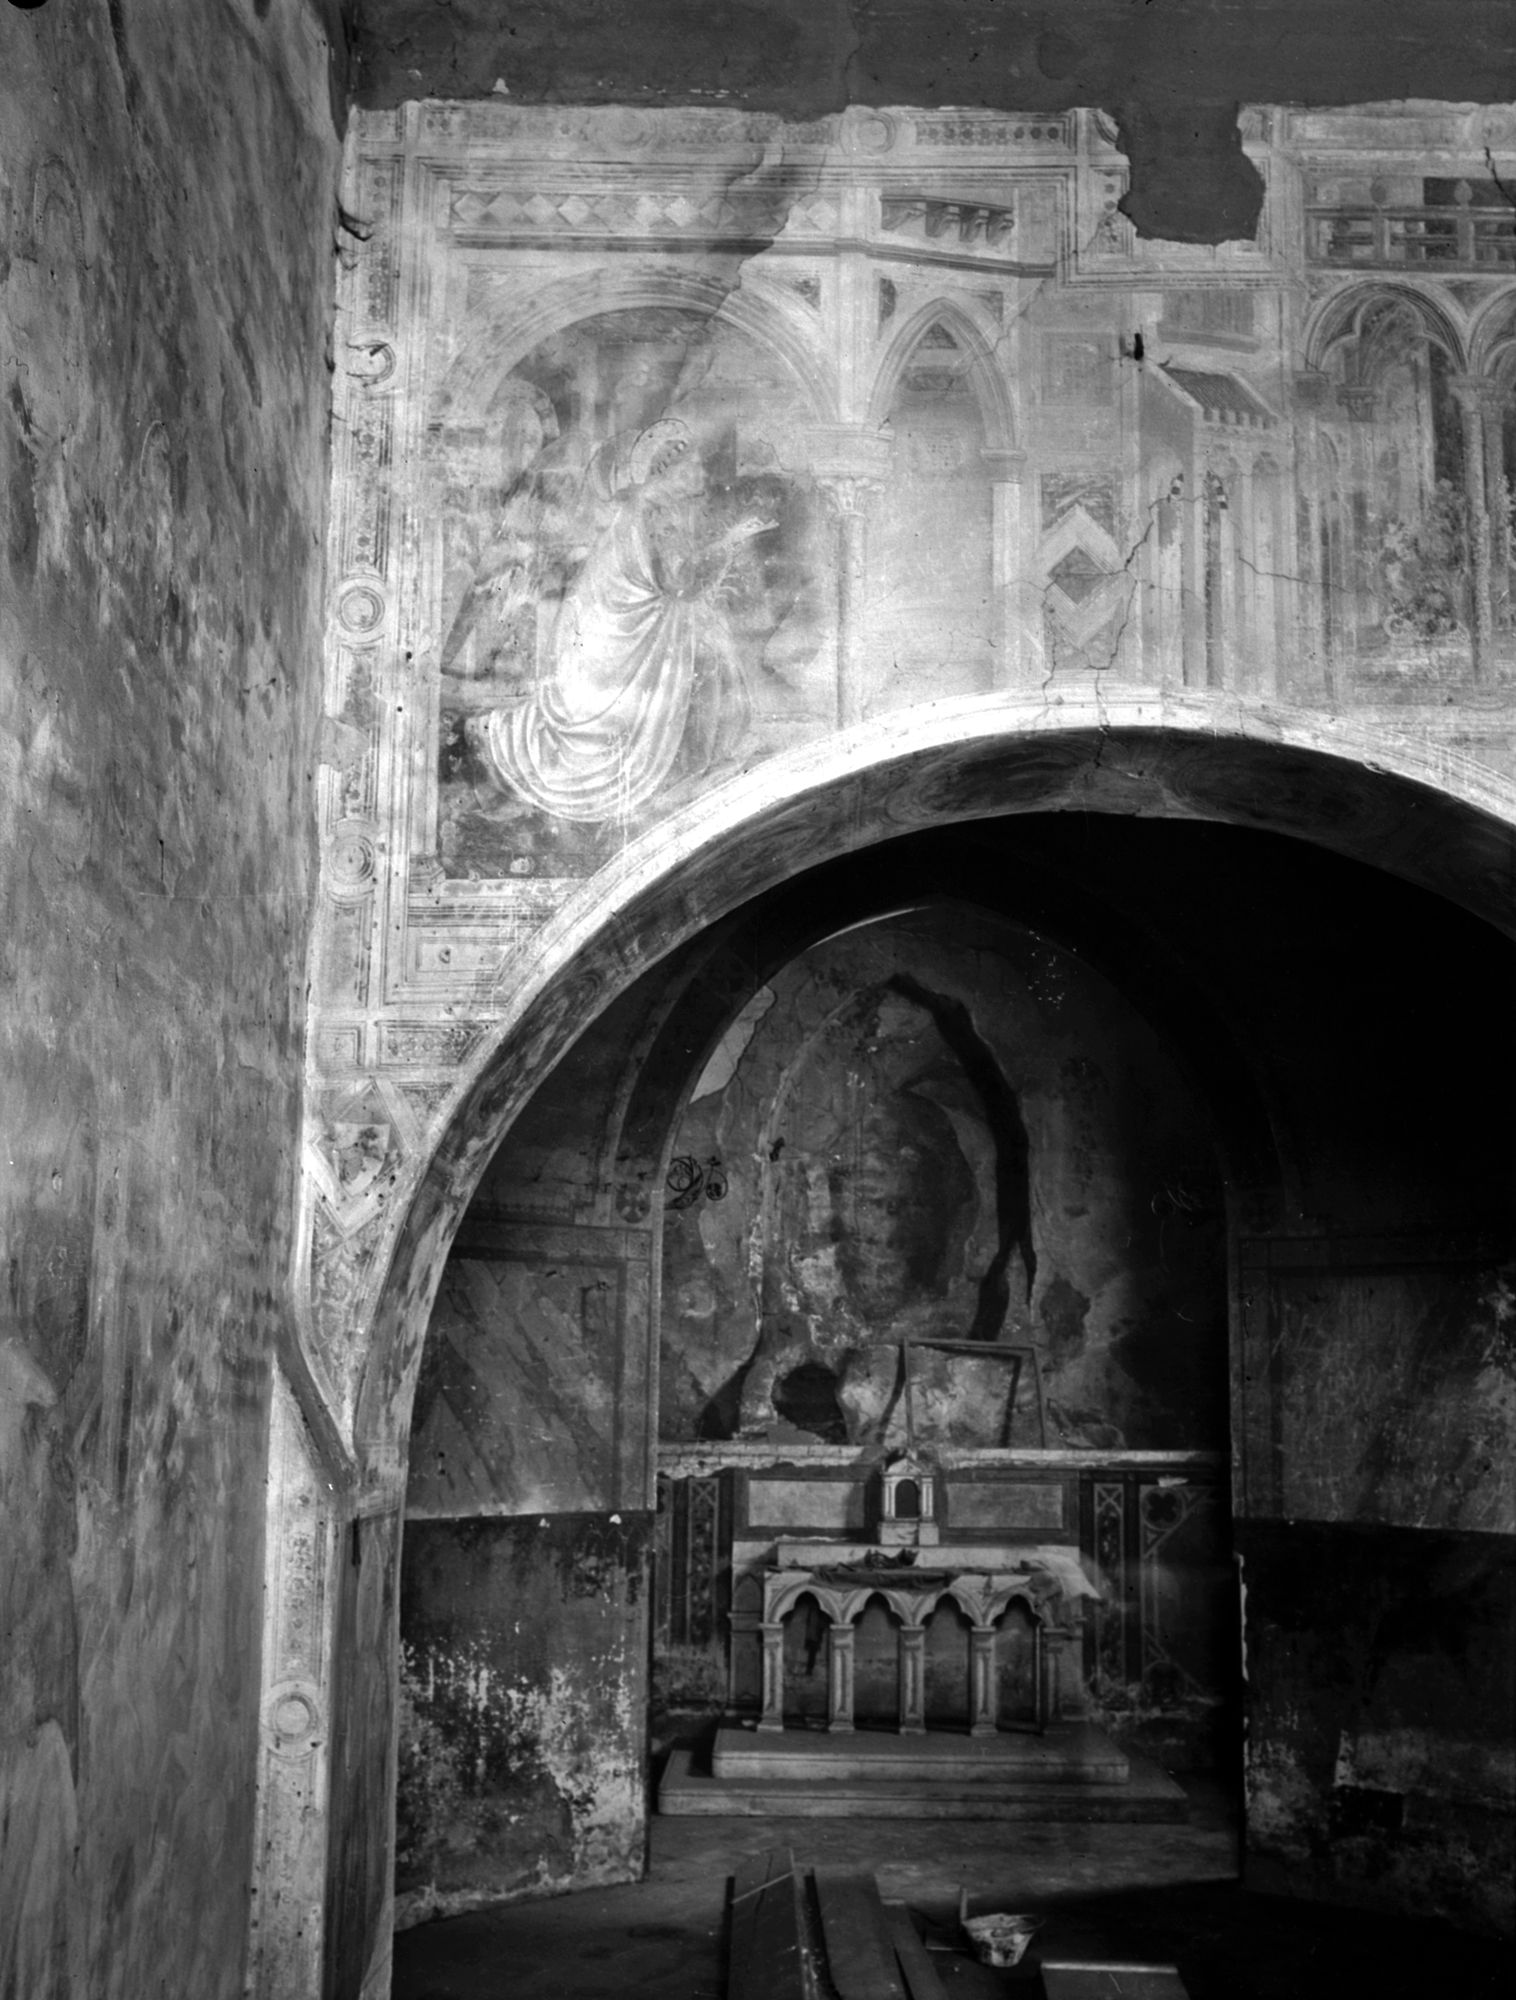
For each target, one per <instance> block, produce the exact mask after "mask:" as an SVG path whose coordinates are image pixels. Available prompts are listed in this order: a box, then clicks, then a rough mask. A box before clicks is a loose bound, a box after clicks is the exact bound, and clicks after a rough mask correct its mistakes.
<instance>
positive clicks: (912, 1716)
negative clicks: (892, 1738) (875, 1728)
mask: <svg viewBox="0 0 1516 2000" xmlns="http://www.w3.org/2000/svg"><path fill="white" fill-rule="evenodd" d="M899 1657H900V1725H899V1726H900V1734H901V1735H902V1736H921V1735H924V1734H925V1733H926V1628H925V1627H924V1626H922V1625H902V1626H901V1628H900V1639H899Z"/></svg>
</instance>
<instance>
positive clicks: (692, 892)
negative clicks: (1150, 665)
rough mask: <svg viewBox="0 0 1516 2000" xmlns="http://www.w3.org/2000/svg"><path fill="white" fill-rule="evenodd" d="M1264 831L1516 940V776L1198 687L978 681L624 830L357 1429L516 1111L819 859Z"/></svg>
mask: <svg viewBox="0 0 1516 2000" xmlns="http://www.w3.org/2000/svg"><path fill="white" fill-rule="evenodd" d="M1059 810H1063V811H1068V810H1075V811H1094V812H1114V813H1123V814H1128V815H1145V816H1158V817H1172V818H1185V819H1194V820H1201V821H1206V820H1210V821H1220V822H1229V823H1232V824H1238V825H1251V826H1255V827H1259V828H1262V829H1264V830H1266V831H1273V832H1278V833H1284V834H1287V835H1291V836H1293V837H1296V838H1299V839H1303V840H1305V841H1307V842H1310V843H1313V844H1315V845H1318V846H1322V847H1325V848H1327V849H1329V850H1332V851H1335V852H1337V853H1341V854H1346V855H1348V856H1350V857H1353V858H1357V859H1360V860H1363V861H1366V862H1368V863H1369V864H1370V865H1373V866H1377V867H1379V868H1381V869H1383V870H1384V871H1385V872H1387V873H1390V874H1394V875H1398V876H1401V877H1402V878H1404V879H1406V880H1409V881H1412V882H1416V883H1419V884H1420V885H1421V886H1422V887H1425V888H1429V889H1431V890H1432V891H1433V892H1434V893H1436V894H1438V895H1441V896H1443V897H1444V898H1446V899H1447V900H1450V901H1452V902H1455V903H1457V904H1460V905H1461V906H1462V907H1464V908H1465V909H1468V910H1470V911H1472V913H1473V914H1474V915H1476V916H1478V917H1480V918H1482V919H1483V920H1484V921H1486V922H1489V923H1491V924H1492V925H1494V926H1495V928H1497V929H1499V930H1501V931H1503V932H1504V933H1505V934H1506V935H1507V936H1511V937H1516V786H1513V785H1511V784H1510V782H1509V781H1507V780H1504V779H1502V778H1501V777H1499V776H1498V774H1496V773H1494V772H1493V771H1490V770H1489V769H1488V768H1487V767H1483V766H1480V765H1478V764H1475V763H1474V762H1473V761H1472V760H1470V759H1465V758H1460V757H1458V756H1457V755H1456V754H1455V753H1452V752H1449V751H1447V750H1445V749H1444V748H1442V747H1441V746H1432V747H1430V748H1425V747H1423V746H1420V745H1417V744H1414V743H1412V742H1410V741H1409V740H1408V741H1406V742H1404V743H1401V744H1394V743H1388V742H1386V740H1385V739H1384V738H1383V737H1381V736H1369V735H1367V734H1364V733H1361V732H1359V731H1357V730H1356V729H1355V728H1353V727H1352V726H1351V725H1349V724H1345V723H1337V722H1330V721H1326V720H1324V719H1323V718H1322V717H1321V716H1320V715H1319V714H1315V713H1307V712H1300V713H1295V712H1292V711H1289V710H1285V709H1281V708H1272V709H1270V710H1269V711H1267V713H1264V712H1261V711H1260V712H1259V713H1258V714H1256V715H1255V714H1253V713H1252V712H1251V711H1247V710H1243V709H1241V708H1240V707H1237V706H1235V705H1234V706H1232V707H1231V708H1230V709H1229V710H1227V711H1225V712H1224V713H1223V712H1220V711H1219V710H1218V707H1217V705H1216V704H1215V703H1214V702H1208V701H1207V700H1206V699H1205V698H1203V697H1198V696H1196V697H1185V696H1179V695H1169V696H1166V697H1165V698H1164V699H1163V701H1162V702H1161V703H1159V702H1157V701H1155V700H1154V699H1152V698H1151V697H1150V698H1148V699H1147V700H1143V699H1142V698H1140V697H1137V696H1134V697H1132V698H1130V699H1129V700H1128V701H1125V702H1122V701H1119V700H1116V699H1103V700H1098V701H1097V700H1096V699H1094V698H1093V697H1090V698H1087V699H1080V698H1079V697H1075V696H1068V697H1065V698H1064V700H1063V702H1062V704H1061V706H1059V707H1057V708H1051V707H1049V705H1047V704H1046V703H1045V702H1043V701H1042V700H1040V699H1038V698H1037V697H1034V696H1028V697H1025V698H1023V699H1022V700H1021V701H1019V702H1018V701H1016V700H1015V699H1014V698H1007V697H1005V696H1001V697H977V698H972V699H966V700H963V701H958V702H943V703H940V704H937V705H935V707H934V708H933V709H932V710H929V711H924V712H915V713H913V714H912V715H911V717H910V721H909V722H907V721H906V720H905V719H904V718H903V717H899V716H894V717H891V716H886V717H883V718H881V719H880V720H878V721H876V722H873V723H868V724H864V725H862V726H860V727H859V728H857V729H855V730H852V731H848V732H846V733H845V734H843V735H840V736H837V737H833V738H830V739H828V740H827V741H826V742H824V743H822V744H818V745H815V746H810V747H808V748H806V749H804V750H800V751H793V752H790V753H788V754H787V755H785V756H782V757H777V758H774V759H772V760H771V761H770V762H769V763H768V764H766V765H763V766H760V767H759V768H758V769H756V770H755V771H753V772H750V773H747V774H745V775H744V776H742V777H740V778H737V779H734V780H732V781H730V782H729V783H728V784H726V785H723V786H721V787H718V788H717V789H716V790H715V791H714V792H712V793H711V794H709V795H708V796H707V797H706V798H704V799H703V800H701V801H700V802H699V804H698V805H696V806H693V807H690V808H688V809H687V810H686V811H685V812H683V813H681V814H679V815H677V816H676V817H675V818H673V819H672V820H670V821H669V822H667V823H666V824H664V825H663V826H660V827H658V828H655V829H654V830H653V831H652V832H651V833H649V834H647V835H645V836H644V837H643V838H641V839H640V840H637V841H634V842H633V843H631V844H630V845H629V846H628V847H627V848H626V849H625V850H624V851H623V853H622V854H621V856H620V857H618V859H617V860H616V861H614V862H612V863H610V864H609V865H608V866H607V867H606V868H605V869H604V870H602V871H601V874H600V875H599V876H598V877H596V878H594V879H593V880H592V881H591V882H589V883H588V884H587V885H586V887H585V889H584V891H583V892H581V894H580V895H579V896H576V897H575V898H574V899H572V900H571V902H570V903H569V904H568V905H566V906H565V907H564V909H563V910H561V911H560V912H559V914H558V915H557V916H556V917H555V918H554V919H553V920H552V921H551V922H550V923H548V924H547V925H545V926H544V927H543V930H542V931H541V932H540V933H539V934H538V937H537V939H536V940H535V942H534V948H533V949H532V950H531V951H530V952H528V953H525V954H523V955H522V957H521V959H520V960H519V961H517V962H516V964H515V966H514V968H513V970H514V977H513V978H512V980H511V984H510V987H509V989H508V990H502V991H500V992H499V993H498V995H497V998H498V1000H499V1002H500V1003H501V1020H500V1022H499V1025H498V1026H497V1027H496V1029H495V1031H494V1033H493V1035H492V1036H491V1037H490V1038H489V1040H488V1041H487V1042H485V1043H484V1044H483V1045H482V1047H481V1049H480V1051H479V1052H478V1053H477V1054H476V1056H475V1058H474V1060H473V1063H472V1066H471V1073H470V1075H469V1077H468V1079H467V1081H466V1084H465V1087H464V1088H463V1090H462V1091H461V1092H460V1094H459V1096H458V1098H457V1100H456V1102H455V1105H454V1108H453V1112H452V1115H451V1118H450V1120H449V1123H448V1126H447V1128H446V1130H445V1131H444V1133H443V1135H442V1138H441V1140H440V1142H439V1144H438V1145H437V1147H436V1148H435V1150H434V1151H433V1153H432V1154H431V1156H430V1157H429V1158H428V1159H427V1160H426V1161H424V1162H422V1163H421V1164H420V1165H419V1167H418V1170H417V1171H416V1173H415V1175H414V1178H412V1179H411V1181H410V1183H409V1188H408V1189H397V1197H399V1199H401V1200H403V1201H404V1203H405V1207H404V1213H403V1219H402V1220H401V1222H400V1224H399V1225H398V1228H397V1234H396V1239H395V1243H394V1248H393V1250H392V1252H391V1255H390V1257H389V1259H388V1262H387V1265H386V1269H385V1273H384V1276H383V1279H382V1280H381V1282H380V1284H379V1286H378V1288H377V1290H376V1293H375V1294H374V1295H373V1296H374V1297H375V1299H376V1310H375V1314H374V1318H373V1321H372V1323H371V1326H370V1329H369V1333H370V1338H369V1340H368V1343H367V1355H366V1360H365V1365H364V1371H363V1382H362V1388H361V1391H360V1395H359V1406H358V1413H357V1422H356V1425H355V1433H356V1436H357V1438H358V1439H359V1440H360V1449H362V1448H363V1447H364V1446H365V1445H367V1446H368V1447H370V1448H371V1447H373V1446H379V1447H381V1449H382V1452H383V1453H385V1454H388V1453H392V1452H393V1450H394V1448H395V1446H396V1444H397V1443H398V1441H399V1439H401V1438H403V1436H404V1434H405V1431H406V1428H407V1426H408V1423H409V1416H410V1397H411V1393H412V1390H413V1387H414V1379H415V1369H416V1365H417V1362H418V1361H419V1357H420V1350H421V1344H422V1341H423V1339H424V1336H425V1331H426V1325H427V1320H428V1317H429V1314H430V1309H431V1303H432V1299H433V1296H434V1294H435V1291H436V1286H437V1283H438V1281H439V1280H440V1277H441V1272H442V1267H443V1264H444V1262H445V1260H446V1256H447V1251H448V1248H449V1245H450V1243H451V1240H452V1236H453V1233H454V1231H455V1230H456V1228H457V1225H458V1222H459V1221H460V1219H461V1217H462V1215H463V1212H464V1210H465V1208H466V1207H467V1204H468V1201H469V1198H470V1197H471V1195H472V1193H473V1190H474V1188H475V1186H476V1185H477V1182H478V1179H479V1176H480V1174H481V1173H482V1172H483V1170H484V1167H485V1166H486V1165H487V1163H488V1161H489V1160H490V1158H491V1157H492V1155H493V1154H494V1152H495V1150H496V1148H497V1146H498V1145H499V1143H500V1141H501V1139H502V1138H503V1136H504V1134H505V1132H506V1130H507V1129H508V1128H509V1126H510V1124H511V1122H512V1121H513V1120H514V1118H515V1117H516V1115H517V1114H518V1113H519V1111H520V1110H521V1108H522V1107H523V1105H524V1104H525V1103H526V1101H527V1100H528V1098H529V1097H530V1096H531V1095H532V1094H533V1092H534V1091H535V1089H536V1088H537V1086H538V1085H539V1084H540V1082H541V1080H542V1078H543V1076H544V1075H545V1074H546V1073H547V1072H548V1071H549V1070H550V1069H551V1068H552V1067H553V1066H554V1065H555V1063H556V1062H557V1060H558V1059H559V1058H560V1057H561V1055H562V1053H563V1051H564V1050H565V1049H566V1048H567V1047H569V1046H571V1045H572V1043H573V1042H574V1041H575V1040H576V1039H577V1038H578V1036H579V1035H580V1034H581V1033H582V1032H583V1031H584V1029H585V1028H586V1027H588V1026H589V1025H590V1023H591V1022H592V1021H593V1020H594V1019H595V1018H596V1017H597V1016H598V1015H599V1013H600V1012H601V1011H603V1009H604V1008H605V1007H606V1006H607V1005H608V1004H609V1003H610V1001H611V1000H613V999H614V998H615V997H616V996H617V994H619V993H620V992H622V991H624V990H626V988H627V987H628V986H630V985H631V984H632V982H633V981H634V980H635V979H636V978H637V977H638V976H639V975H640V974H641V973H642V972H644V971H646V970H647V969H648V968H649V967H651V966H652V965H653V964H655V963H656V962H658V961H659V960H661V959H663V958H665V957H666V956H668V954H669V953H671V952H672V951H674V950H675V949H677V948H678V946H679V945H681V944H682V943H683V942H685V941H686V940H687V939H688V938H690V937H692V936H694V935H695V934H696V933H698V932H699V931H701V930H703V929H705V928H706V927H707V926H709V925H710V924H712V923H715V922H718V921H720V920H721V919H722V918H724V917H726V916H728V915H729V914H730V913H731V912H732V911H733V910H735V909H737V908H739V907H741V906H742V905H743V904H744V903H747V902H749V901H751V900H752V899H753V898H754V897H755V896H756V895H758V894H761V893H762V892H763V891H764V890H765V889H768V888H771V887H773V886H775V885H776V884H778V883H779V882H782V881H783V880H785V879H786V878H787V877H788V876H789V875H791V874H793V873H795V872H798V870H799V868H800V867H801V866H803V865H804V864H805V863H807V862H810V861H814V860H815V859H816V858H817V857H818V856H823V857H825V856H838V855H843V854H847V853H850V852H855V851H858V850H861V849H864V848H867V847H870V846H873V845H875V844H876V843H878V842H880V841H882V840H884V839H887V838H889V837H891V836H892V835H894V834H897V833H899V832H900V831H903V830H905V829H907V828H909V827H912V826H916V827H922V826H929V825H952V824H959V823H962V822H963V821H966V820H972V819H986V818H995V817H999V816H1002V815H1009V814H1016V813H1026V812H1033V811H1059Z"/></svg>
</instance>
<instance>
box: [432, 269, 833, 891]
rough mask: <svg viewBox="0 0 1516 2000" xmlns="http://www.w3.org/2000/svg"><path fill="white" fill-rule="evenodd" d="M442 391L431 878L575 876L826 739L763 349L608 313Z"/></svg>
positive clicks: (819, 583) (671, 313)
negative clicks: (481, 382) (748, 771)
mask: <svg viewBox="0 0 1516 2000" xmlns="http://www.w3.org/2000/svg"><path fill="white" fill-rule="evenodd" d="M470 365H471V369H472V373H473V379H474V381H475V382H477V381H478V379H479V370H478V367H477V358H475V359H474V360H473V361H472V362H471V364H470ZM440 401H441V404H442V407H441V409H440V411H439V414H438V417H437V419H436V421H434V423H433V425H432V429H431V439H430V442H431V447H432V456H433V462H434V469H435V489H434V490H435V492H436V496H437V502H438V505H437V509H436V518H437V524H438V532H439V533H440V540H441V548H440V565H441V591H440V601H441V629H440V632H439V634H438V647H439V659H440V668H441V728H440V769H439V845H440V851H441V857H442V863H443V867H444V869H445V870H446V872H447V873H448V874H450V875H454V876H461V877H484V878H498V877H504V876H512V875H514V876H530V875H545V876H554V877H564V876H577V875H586V874H589V873H592V872H593V871H594V870H595V869H596V868H598V867H599V866H600V865H601V864H602V863H603V862H604V861H605V860H606V859H607V858H608V857H609V856H610V855H611V854H612V853H613V852H615V850H616V849H617V848H619V847H620V846H622V845H623V844H624V843H625V842H626V840H627V839H629V838H631V837H633V836H635V834H636V833H637V832H639V831H640V830H641V829H642V828H643V827H644V826H645V825H646V824H647V823H648V821H649V819H650V817H651V815H652V814H653V812H654V811H655V810H656V812H657V813H658V814H659V815H660V816H663V815H666V814H667V813H669V812H671V811H676V810H677V809H678V808H679V807H680V806H681V805H682V804H684V803H686V802H687V801H688V799H689V798H691V797H692V796H693V795H694V793H695V792H696V790H697V789H702V788H704V787H706V786H708V785H709V784H711V783H713V782H717V781H719V780H720V779H721V778H722V777H724V776H727V775H730V774H731V773H732V772H733V771H735V770H737V769H739V768H740V767H741V766H742V765H743V764H745V763H747V762H750V761H752V760H753V759H754V758H755V757H758V756H763V755H767V754H769V753H770V752H772V751H773V750H775V749H778V748H781V747H783V746H784V745H785V744H786V743H787V742H790V741H794V740H796V739H797V737H799V736H801V735H804V734H808V733H814V732H815V730H816V729H818V728H820V727H824V726H825V725H826V722H827V721H828V719H829V716H830V712H831V705H832V702H833V698H834V697H833V688H834V684H835V668H834V664H833V660H832V657H831V651H832V648H833V647H834V646H835V634H834V633H832V632H829V631H828V629H827V623H826V621H825V620H824V618H823V616H822V615H821V607H822V606H823V605H824V604H825V603H826V602H827V601H828V598H829V596H831V597H835V581H834V579H831V578H829V563H830V557H829V555H828V553H827V538H826V536H825V533H824V531H823V521H822V514H821V509H820V506H819V504H818V495H817V493H816V491H815V486H814V482H813V481H812V480H811V479H810V478H809V476H808V475H806V474H805V473H804V472H803V471H801V470H797V469H795V468H796V467H797V466H799V465H800V463H801V462H802V456H803V451H802V443H801V436H802V425H803V422H804V419H805V414H806V412H805V403H804V398H803V395H802V394H801V392H800V389H799V385H798V384H797V383H796V382H795V381H794V379H793V378H792V377H790V376H789V375H788V372H787V370H786V369H785V368H784V367H783V366H782V364H780V363H778V362H777V361H775V360H774V359H773V358H771V357H770V356H769V355H767V354H766V353H765V352H764V351H763V350H762V349H761V347H760V346H759V344H758V343H757V342H755V341H754V340H752V339H751V338H750V337H749V336H748V335H746V334H745V333H744V332H742V331H741V330H740V329H738V328H737V327H735V326H733V325H730V324H728V323H726V322H725V321H723V320H722V319H720V318H719V317H716V316H714V315H713V314H711V313H709V312H701V311H697V310H693V309H690V308H687V307H680V306H669V307H646V308H639V309H626V310H620V311H615V312H606V313H602V314H599V315H596V316H594V317H591V318H587V319H580V320H578V321H576V322H574V323H573V324H571V325H569V326H566V327H564V328H562V329H561V330H559V331H558V332H556V333H554V334H552V335H550V336H549V337H548V338H546V339H544V340H542V341H541V342H540V343H539V344H538V345H537V346H535V347H534V348H533V349H532V350H531V351H530V352H529V353H528V354H527V355H525V356H524V357H523V358H522V359H521V360H519V361H517V362H515V364H514V365H512V366H510V367H507V368H503V369H502V371H501V373H500V374H499V376H498V377H497V378H495V379H494V380H493V381H491V382H489V383H488V384H487V385H486V386H485V387H484V388H482V389H473V390H471V391H470V392H469V393H468V394H467V395H465V394H464V393H462V392H460V393H458V394H456V395H454V396H452V397H451V398H450V397H449V396H448V395H447V393H446V391H444V394H443V396H442V398H441V399H440Z"/></svg>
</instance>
